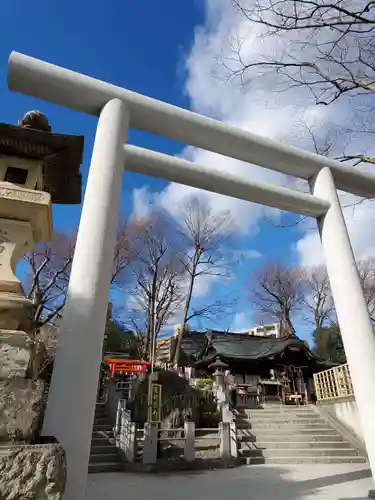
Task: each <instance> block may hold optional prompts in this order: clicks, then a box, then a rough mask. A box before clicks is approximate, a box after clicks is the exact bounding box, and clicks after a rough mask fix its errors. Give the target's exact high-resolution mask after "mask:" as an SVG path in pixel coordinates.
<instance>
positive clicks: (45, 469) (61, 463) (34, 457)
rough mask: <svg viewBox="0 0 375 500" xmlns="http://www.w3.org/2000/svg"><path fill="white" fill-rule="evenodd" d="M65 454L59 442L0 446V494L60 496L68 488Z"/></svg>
mask: <svg viewBox="0 0 375 500" xmlns="http://www.w3.org/2000/svg"><path fill="white" fill-rule="evenodd" d="M65 482H66V458H65V452H64V450H63V448H62V446H61V445H60V444H59V443H49V444H35V445H23V446H22V445H21V446H12V447H11V448H9V447H3V446H0V498H1V499H4V500H7V499H9V500H10V499H11V500H25V499H26V498H30V499H32V498H33V499H35V500H59V499H60V498H61V496H62V493H63V492H64V489H65Z"/></svg>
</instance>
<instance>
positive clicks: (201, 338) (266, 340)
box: [182, 331, 327, 364]
mask: <svg viewBox="0 0 375 500" xmlns="http://www.w3.org/2000/svg"><path fill="white" fill-rule="evenodd" d="M291 347H295V348H297V349H300V350H301V351H304V353H305V355H306V357H307V358H308V359H311V361H314V362H315V363H318V364H319V363H321V364H326V363H327V362H326V361H325V360H323V359H322V358H320V357H318V356H316V355H315V354H313V353H312V352H311V351H310V350H309V349H308V347H307V346H306V344H305V342H304V341H302V340H300V339H298V338H296V337H295V338H287V339H276V338H272V337H257V336H252V335H246V334H237V333H228V332H217V331H214V332H206V333H198V332H193V334H192V335H191V337H190V338H189V336H187V337H186V338H185V339H184V341H183V343H182V351H183V353H184V358H185V359H186V361H188V360H190V362H194V361H195V362H197V364H201V363H202V362H203V363H209V362H212V361H213V360H214V359H215V358H216V357H219V358H220V359H221V360H223V361H226V360H232V361H236V360H238V361H239V360H244V361H255V360H265V359H270V358H272V357H274V356H277V355H279V354H281V353H282V352H283V351H285V349H287V348H291Z"/></svg>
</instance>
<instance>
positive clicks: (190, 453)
mask: <svg viewBox="0 0 375 500" xmlns="http://www.w3.org/2000/svg"><path fill="white" fill-rule="evenodd" d="M184 430H185V446H184V458H185V460H186V462H194V460H195V423H194V422H189V421H186V422H185V425H184Z"/></svg>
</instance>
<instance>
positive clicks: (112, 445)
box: [88, 403, 122, 473]
mask: <svg viewBox="0 0 375 500" xmlns="http://www.w3.org/2000/svg"><path fill="white" fill-rule="evenodd" d="M121 470H122V464H121V461H120V458H119V456H118V452H117V448H116V442H115V438H114V436H113V430H112V424H111V421H110V419H109V416H108V413H107V410H106V407H105V405H104V403H97V404H96V410H95V420H94V426H93V431H92V440H91V451H90V462H89V470H88V472H89V473H98V472H118V471H121Z"/></svg>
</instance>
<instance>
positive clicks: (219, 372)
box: [208, 358, 229, 385]
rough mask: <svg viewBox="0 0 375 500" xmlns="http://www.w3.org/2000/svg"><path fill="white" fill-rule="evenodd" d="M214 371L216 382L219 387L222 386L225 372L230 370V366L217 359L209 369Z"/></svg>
mask: <svg viewBox="0 0 375 500" xmlns="http://www.w3.org/2000/svg"><path fill="white" fill-rule="evenodd" d="M208 368H210V369H211V370H213V371H214V377H215V381H216V383H217V384H218V385H222V384H223V382H224V372H225V370H227V369H228V368H229V365H227V364H226V363H224V362H223V361H221V360H220V359H219V358H216V359H215V361H214V362H213V363H212V364H211V365H210V366H209V367H208Z"/></svg>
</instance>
